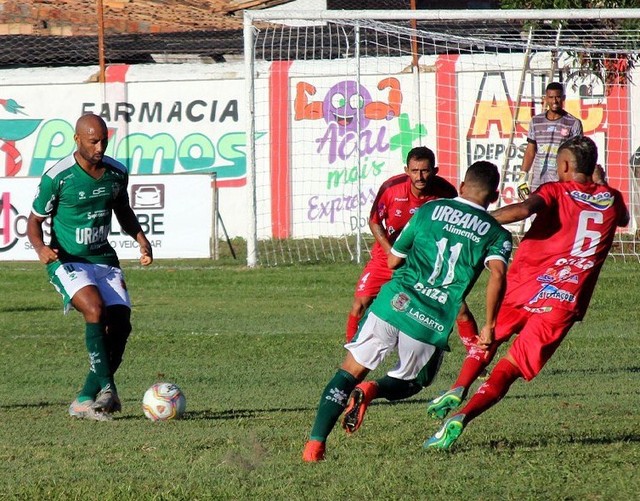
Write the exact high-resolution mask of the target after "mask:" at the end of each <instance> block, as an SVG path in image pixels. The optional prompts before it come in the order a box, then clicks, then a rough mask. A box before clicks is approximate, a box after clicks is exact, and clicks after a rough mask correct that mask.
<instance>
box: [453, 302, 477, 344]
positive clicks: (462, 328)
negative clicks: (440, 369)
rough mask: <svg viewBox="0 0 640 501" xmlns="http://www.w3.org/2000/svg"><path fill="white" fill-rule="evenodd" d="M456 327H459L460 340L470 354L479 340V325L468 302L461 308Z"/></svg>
mask: <svg viewBox="0 0 640 501" xmlns="http://www.w3.org/2000/svg"><path fill="white" fill-rule="evenodd" d="M456 325H457V327H458V335H459V336H460V340H461V341H462V344H463V345H464V347H465V349H466V350H467V352H469V350H470V349H471V347H472V346H473V345H474V344H475V343H476V340H477V338H478V324H477V322H476V319H475V318H474V316H473V313H471V310H470V309H469V306H468V305H467V303H466V302H463V303H462V306H460V311H459V312H458V316H457V318H456Z"/></svg>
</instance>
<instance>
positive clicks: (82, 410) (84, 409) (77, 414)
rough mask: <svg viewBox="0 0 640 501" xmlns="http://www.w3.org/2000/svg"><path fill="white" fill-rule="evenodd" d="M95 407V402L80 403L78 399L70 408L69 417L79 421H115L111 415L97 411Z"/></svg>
mask: <svg viewBox="0 0 640 501" xmlns="http://www.w3.org/2000/svg"><path fill="white" fill-rule="evenodd" d="M94 405H95V402H94V401H93V400H86V401H85V402H78V399H77V398H76V399H75V400H74V401H73V402H71V405H70V406H69V415H70V416H71V417H74V418H77V419H91V420H93V421H111V420H112V419H113V418H112V417H111V414H110V413H108V412H102V411H99V410H95V409H94V408H93V406H94Z"/></svg>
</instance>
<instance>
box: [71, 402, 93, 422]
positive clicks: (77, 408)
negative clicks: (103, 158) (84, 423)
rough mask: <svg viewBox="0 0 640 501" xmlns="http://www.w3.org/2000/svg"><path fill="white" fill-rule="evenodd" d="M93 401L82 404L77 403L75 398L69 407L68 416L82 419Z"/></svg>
mask: <svg viewBox="0 0 640 501" xmlns="http://www.w3.org/2000/svg"><path fill="white" fill-rule="evenodd" d="M92 405H93V400H85V401H84V402H78V399H77V398H76V399H75V400H74V401H73V402H71V405H70V406H69V416H71V417H75V418H78V419H82V418H84V417H85V416H86V414H87V412H89V411H90V410H91V406H92Z"/></svg>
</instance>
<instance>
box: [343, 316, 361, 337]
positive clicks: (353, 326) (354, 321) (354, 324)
mask: <svg viewBox="0 0 640 501" xmlns="http://www.w3.org/2000/svg"><path fill="white" fill-rule="evenodd" d="M359 322H360V317H356V316H354V315H352V314H351V313H349V316H348V317H347V333H346V336H345V338H346V340H347V343H350V342H351V340H352V339H353V336H355V335H356V332H358V323H359Z"/></svg>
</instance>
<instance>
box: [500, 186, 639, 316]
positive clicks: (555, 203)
mask: <svg viewBox="0 0 640 501" xmlns="http://www.w3.org/2000/svg"><path fill="white" fill-rule="evenodd" d="M534 195H537V196H539V197H541V198H542V199H543V200H544V203H545V207H544V209H542V210H541V211H539V212H538V213H537V215H536V217H535V219H534V220H533V223H532V224H531V228H530V229H529V231H527V233H526V234H525V236H524V237H523V239H522V241H521V242H520V245H519V246H518V250H517V252H516V254H515V257H514V260H513V263H512V265H511V267H510V268H509V273H508V275H507V293H506V296H505V299H504V303H505V304H506V305H511V306H518V307H521V306H525V307H527V309H530V310H531V311H540V312H542V311H550V310H551V309H552V308H561V309H564V310H569V311H573V312H575V313H576V315H577V318H578V319H581V318H582V317H583V316H584V314H585V313H586V311H587V307H588V306H589V301H590V300H591V296H592V294H593V290H594V288H595V285H596V281H597V280H598V275H599V273H600V269H601V268H602V265H603V263H604V261H605V259H606V257H607V254H608V252H609V249H610V248H611V244H612V243H613V238H614V236H615V232H616V228H617V226H618V225H620V224H621V222H622V221H624V220H625V217H626V214H627V208H626V206H625V203H624V200H623V198H622V194H621V193H620V192H619V191H618V190H616V189H613V188H610V187H608V186H602V185H598V184H594V183H589V184H581V183H577V182H575V181H569V182H555V183H546V184H543V185H542V186H540V188H538V190H536V191H535V193H534ZM532 196H533V195H532ZM623 224H624V223H623Z"/></svg>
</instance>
